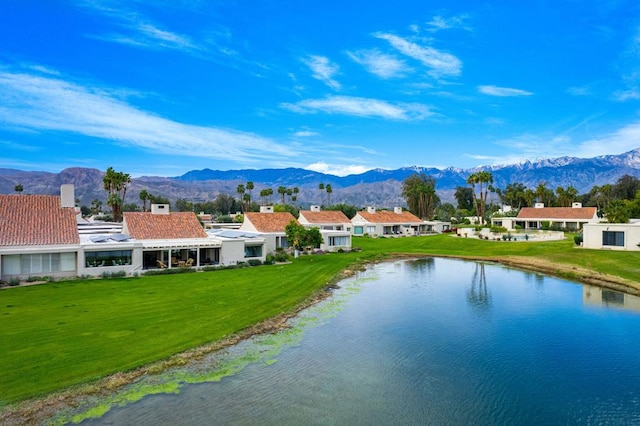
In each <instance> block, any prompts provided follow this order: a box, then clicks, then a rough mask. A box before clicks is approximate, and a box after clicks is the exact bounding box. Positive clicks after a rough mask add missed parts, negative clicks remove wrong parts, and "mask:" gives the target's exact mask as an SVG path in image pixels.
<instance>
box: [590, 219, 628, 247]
mask: <svg viewBox="0 0 640 426" xmlns="http://www.w3.org/2000/svg"><path fill="white" fill-rule="evenodd" d="M638 244H640V222H635V223H587V224H585V225H584V226H583V227H582V246H583V247H584V248H590V249H608V250H630V251H639V250H640V247H638Z"/></svg>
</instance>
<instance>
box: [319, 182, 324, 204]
mask: <svg viewBox="0 0 640 426" xmlns="http://www.w3.org/2000/svg"><path fill="white" fill-rule="evenodd" d="M318 190H319V191H320V204H322V200H323V198H324V197H323V196H322V192H323V191H324V183H320V184H318Z"/></svg>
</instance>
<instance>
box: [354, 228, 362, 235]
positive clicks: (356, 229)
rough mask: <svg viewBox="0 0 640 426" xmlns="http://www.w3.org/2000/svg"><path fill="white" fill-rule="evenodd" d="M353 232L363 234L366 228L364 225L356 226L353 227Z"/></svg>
mask: <svg viewBox="0 0 640 426" xmlns="http://www.w3.org/2000/svg"><path fill="white" fill-rule="evenodd" d="M353 233H354V234H356V235H362V234H363V233H364V228H363V227H362V226H356V227H354V228H353Z"/></svg>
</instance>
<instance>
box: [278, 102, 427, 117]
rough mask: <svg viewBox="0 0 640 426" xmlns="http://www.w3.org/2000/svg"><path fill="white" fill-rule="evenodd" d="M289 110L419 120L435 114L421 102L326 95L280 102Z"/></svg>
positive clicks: (304, 112)
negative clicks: (292, 101) (392, 102)
mask: <svg viewBox="0 0 640 426" xmlns="http://www.w3.org/2000/svg"><path fill="white" fill-rule="evenodd" d="M280 106H281V107H283V108H286V109H288V110H290V111H293V112H297V113H301V114H309V113H315V112H317V111H322V112H326V113H330V114H344V115H354V116H359V117H379V118H385V119H388V120H421V119H423V118H425V117H428V116H431V115H435V113H433V112H432V111H430V110H429V107H428V106H426V105H422V104H416V103H412V104H403V103H399V104H395V105H394V104H391V103H389V102H387V101H383V100H379V99H370V98H358V97H350V96H328V97H326V98H324V99H307V100H303V101H300V102H297V103H295V104H289V103H285V104H281V105H280Z"/></svg>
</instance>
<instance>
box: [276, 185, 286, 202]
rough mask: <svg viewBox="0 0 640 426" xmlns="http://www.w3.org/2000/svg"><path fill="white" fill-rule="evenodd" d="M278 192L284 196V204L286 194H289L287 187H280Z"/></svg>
mask: <svg viewBox="0 0 640 426" xmlns="http://www.w3.org/2000/svg"><path fill="white" fill-rule="evenodd" d="M278 194H280V196H281V197H282V204H284V196H285V195H286V194H287V188H286V187H284V186H279V187H278Z"/></svg>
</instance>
